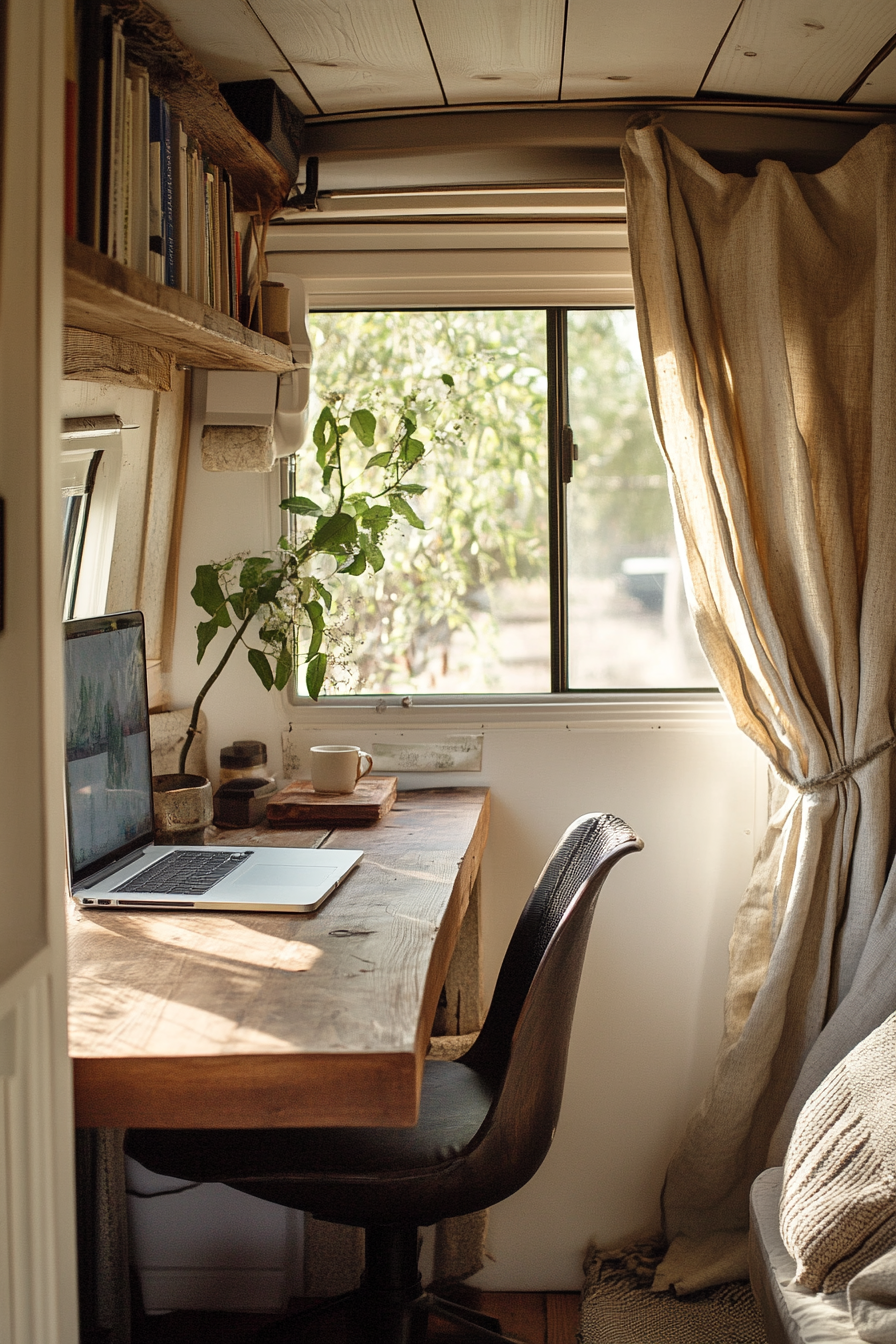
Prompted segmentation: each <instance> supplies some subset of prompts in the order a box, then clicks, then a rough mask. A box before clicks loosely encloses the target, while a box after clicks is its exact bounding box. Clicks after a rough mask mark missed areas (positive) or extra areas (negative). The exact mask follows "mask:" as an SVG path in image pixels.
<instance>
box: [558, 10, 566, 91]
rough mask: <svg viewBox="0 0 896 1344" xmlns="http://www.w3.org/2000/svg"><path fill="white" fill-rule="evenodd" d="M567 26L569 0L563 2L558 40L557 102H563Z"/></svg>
mask: <svg viewBox="0 0 896 1344" xmlns="http://www.w3.org/2000/svg"><path fill="white" fill-rule="evenodd" d="M568 26H569V0H563V36H562V38H561V39H560V79H559V81H558V83H557V102H558V103H562V102H563V72H564V71H565V69H566V30H567V27H568Z"/></svg>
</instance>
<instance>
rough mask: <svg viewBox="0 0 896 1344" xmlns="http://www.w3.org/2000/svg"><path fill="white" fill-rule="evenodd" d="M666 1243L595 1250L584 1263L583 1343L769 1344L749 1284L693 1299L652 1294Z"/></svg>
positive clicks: (708, 1291) (711, 1290)
mask: <svg viewBox="0 0 896 1344" xmlns="http://www.w3.org/2000/svg"><path fill="white" fill-rule="evenodd" d="M664 1249H665V1247H664V1244H663V1243H660V1242H658V1241H653V1242H649V1241H648V1242H638V1243H637V1244H636V1245H633V1246H627V1247H625V1248H624V1249H622V1250H615V1251H608V1250H601V1249H598V1248H597V1247H593V1248H592V1249H591V1251H590V1252H589V1254H588V1258H587V1259H586V1261H585V1287H584V1289H583V1290H582V1322H581V1327H580V1333H579V1341H580V1344H766V1336H765V1330H764V1329H763V1326H762V1319H761V1317H760V1315H759V1308H758V1307H757V1305H756V1302H755V1299H754V1297H753V1293H752V1291H751V1289H750V1285H749V1284H748V1283H724V1284H721V1285H720V1286H719V1287H718V1288H706V1289H704V1290H703V1291H702V1292H699V1293H691V1294H690V1295H689V1296H688V1297H676V1296H675V1293H674V1292H673V1291H672V1289H671V1288H670V1289H669V1290H667V1291H666V1292H662V1293H654V1292H651V1290H650V1285H651V1283H652V1282H653V1275H654V1271H655V1269H656V1267H657V1265H658V1264H659V1262H660V1260H661V1259H662V1257H663V1252H664Z"/></svg>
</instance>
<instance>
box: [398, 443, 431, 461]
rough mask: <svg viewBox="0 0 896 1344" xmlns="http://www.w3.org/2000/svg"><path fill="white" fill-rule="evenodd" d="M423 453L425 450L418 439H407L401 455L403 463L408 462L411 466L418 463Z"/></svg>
mask: <svg viewBox="0 0 896 1344" xmlns="http://www.w3.org/2000/svg"><path fill="white" fill-rule="evenodd" d="M425 452H426V448H425V447H424V445H423V444H422V443H421V442H420V440H419V439H409V440H408V444H407V447H406V448H405V449H404V451H403V453H402V457H403V458H404V460H405V462H409V463H410V464H411V465H412V466H413V464H414V463H415V462H419V461H420V459H421V457H422V456H423V454H424V453H425Z"/></svg>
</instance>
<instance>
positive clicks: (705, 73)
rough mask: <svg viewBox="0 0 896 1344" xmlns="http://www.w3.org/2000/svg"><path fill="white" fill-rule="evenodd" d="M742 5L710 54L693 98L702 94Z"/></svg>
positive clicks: (738, 7)
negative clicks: (710, 58)
mask: <svg viewBox="0 0 896 1344" xmlns="http://www.w3.org/2000/svg"><path fill="white" fill-rule="evenodd" d="M744 3H745V0H740V4H739V5H738V6H737V8H736V9H735V11H734V13H733V14H732V15H731V22H730V23H729V24H728V27H727V28H726V29H725V31H724V33H723V34H722V36H721V37H720V38H719V45H718V46H717V47H716V49H715V51H714V52H713V54H712V60H711V61H710V63H709V65H708V66H707V67H706V69H705V70H704V71H703V78H702V79H701V81H700V87H699V88H698V90H697V93H696V94H695V97H699V96H700V94H701V93H702V92H703V86H704V84H705V83H706V81H707V80H708V79H709V74H710V71H711V70H712V68H713V66H714V65H715V63H716V61H717V60H718V56H719V52H720V51H721V50H722V48H723V47H724V45H725V43H726V42H727V40H728V34H729V33H730V32H731V29H732V28H733V27H734V20H735V19H736V18H737V16H738V14H739V13H740V12H741V10H742V9H743V7H744Z"/></svg>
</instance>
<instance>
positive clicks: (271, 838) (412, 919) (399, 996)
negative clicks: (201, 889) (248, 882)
mask: <svg viewBox="0 0 896 1344" xmlns="http://www.w3.org/2000/svg"><path fill="white" fill-rule="evenodd" d="M488 816H489V795H488V790H487V789H422V790H417V791H414V792H410V793H400V794H399V795H398V800H397V802H396V805H395V807H394V808H393V810H392V811H391V812H390V813H389V814H388V816H386V817H384V818H383V820H382V821H380V822H377V823H376V824H375V825H373V826H369V827H363V828H355V827H352V828H351V829H348V828H346V829H342V830H334V831H330V832H327V831H308V830H295V831H269V830H267V828H266V827H265V828H260V829H259V830H258V831H256V832H249V831H238V832H234V831H223V830H222V831H216V832H214V833H213V839H214V840H216V841H217V843H218V844H237V845H239V844H252V843H255V844H272V845H301V846H313V845H316V844H321V842H322V847H323V848H344V849H363V850H364V858H363V860H362V862H361V865H360V867H359V868H358V869H357V870H356V871H355V872H354V873H352V874H351V875H350V876H349V877H348V878H347V879H346V881H345V882H344V883H343V884H342V886H341V887H339V889H338V890H337V891H336V892H335V893H334V894H333V895H332V896H331V897H330V899H329V900H328V901H326V902H325V903H324V904H323V906H321V908H320V909H319V910H316V911H315V912H314V913H313V914H310V915H275V914H259V915H248V914H236V913H227V914H224V913H222V912H219V911H197V912H195V913H192V914H180V913H179V912H176V911H166V912H164V913H159V914H144V913H127V914H125V913H111V912H108V911H99V910H89V911H83V910H82V911H79V910H77V908H76V907H75V906H74V903H73V902H69V905H70V928H69V1042H70V1054H71V1055H72V1059H73V1066H74V1081H75V1113H76V1119H77V1123H78V1124H79V1125H97V1126H114V1127H124V1126H146V1127H151V1128H154V1127H158V1128H180V1127H183V1128H205V1127H223V1128H230V1127H233V1128H244V1127H253V1128H254V1127H269V1126H275V1125H296V1126H304V1125H412V1124H413V1123H414V1122H415V1120H416V1115H417V1106H418V1103H419V1091H420V1077H421V1073H422V1068H423V1059H424V1056H425V1054H426V1049H427V1044H428V1038H429V1030H430V1025H431V1023H432V1019H433V1015H434V1013H435V1008H436V1004H437V1000H438V996H439V993H440V990H441V987H442V984H443V982H444V979H445V973H446V970H447V968H448V963H449V961H450V959H451V953H452V951H453V948H454V944H455V941H456V938H457V931H458V929H459V927H460V922H461V920H462V919H463V916H464V912H465V911H466V908H467V903H468V901H469V897H470V891H471V889H472V885H473V882H474V880H475V878H476V874H477V872H478V870H479V864H480V861H481V858H482V851H483V848H484V846H485V840H486V836H487V833H488Z"/></svg>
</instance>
